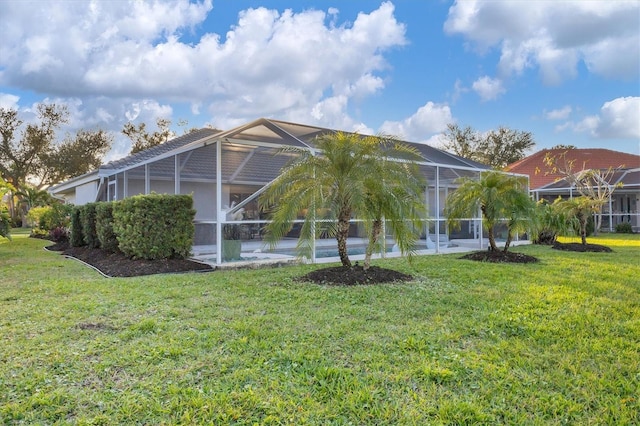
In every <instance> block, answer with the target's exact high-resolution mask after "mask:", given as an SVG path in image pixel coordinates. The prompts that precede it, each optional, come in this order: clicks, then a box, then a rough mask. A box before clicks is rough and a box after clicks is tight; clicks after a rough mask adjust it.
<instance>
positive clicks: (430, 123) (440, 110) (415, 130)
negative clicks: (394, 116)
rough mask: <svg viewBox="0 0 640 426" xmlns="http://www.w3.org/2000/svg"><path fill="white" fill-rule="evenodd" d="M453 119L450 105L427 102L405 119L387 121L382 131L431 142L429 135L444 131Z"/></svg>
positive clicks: (381, 128) (412, 139)
mask: <svg viewBox="0 0 640 426" xmlns="http://www.w3.org/2000/svg"><path fill="white" fill-rule="evenodd" d="M453 121H454V120H453V117H452V115H451V109H450V108H449V106H448V105H444V104H435V103H433V102H427V103H426V104H425V105H424V106H422V107H420V108H419V109H418V111H416V113H415V114H413V115H412V116H411V117H409V118H407V119H405V120H402V121H385V122H384V123H383V124H382V126H381V127H380V131H381V132H382V133H386V134H390V135H394V136H397V137H399V138H401V139H404V140H408V141H413V142H424V143H426V142H429V138H428V136H429V137H430V136H432V135H433V134H434V133H440V132H444V131H445V130H446V129H447V124H448V123H452V122H453Z"/></svg>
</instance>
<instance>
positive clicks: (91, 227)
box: [80, 203, 100, 248]
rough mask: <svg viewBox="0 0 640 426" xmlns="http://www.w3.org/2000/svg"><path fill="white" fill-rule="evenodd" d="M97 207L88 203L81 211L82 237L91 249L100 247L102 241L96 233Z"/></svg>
mask: <svg viewBox="0 0 640 426" xmlns="http://www.w3.org/2000/svg"><path fill="white" fill-rule="evenodd" d="M96 205H97V203H88V204H85V205H84V206H82V207H81V209H80V221H81V222H82V235H83V237H84V242H85V244H86V245H87V246H89V247H90V248H98V247H100V240H98V234H97V233H96Z"/></svg>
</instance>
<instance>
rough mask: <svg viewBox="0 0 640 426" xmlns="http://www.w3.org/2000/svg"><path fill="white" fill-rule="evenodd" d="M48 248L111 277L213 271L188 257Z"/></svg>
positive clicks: (62, 245) (60, 246) (58, 245)
mask: <svg viewBox="0 0 640 426" xmlns="http://www.w3.org/2000/svg"><path fill="white" fill-rule="evenodd" d="M47 249H48V250H52V251H60V252H61V253H62V254H63V255H65V256H70V257H73V258H76V259H79V260H82V261H83V262H85V263H88V264H89V265H91V266H93V267H94V268H96V269H97V270H99V271H100V272H102V273H103V274H104V275H107V276H109V277H137V276H141V275H154V274H170V273H180V272H206V271H213V268H212V267H211V266H210V265H206V264H204V263H200V262H194V261H192V260H188V259H158V260H145V259H130V258H129V257H127V256H125V255H124V254H122V253H111V252H108V251H105V250H102V249H92V248H88V247H71V246H70V245H69V243H56V244H53V245H51V246H48V247H47Z"/></svg>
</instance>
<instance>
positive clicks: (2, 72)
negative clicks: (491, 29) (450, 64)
mask: <svg viewBox="0 0 640 426" xmlns="http://www.w3.org/2000/svg"><path fill="white" fill-rule="evenodd" d="M33 5H34V3H31V2H17V1H11V2H0V15H1V16H2V17H3V37H2V38H1V39H0V85H4V86H12V87H17V88H20V89H23V90H29V91H33V92H39V93H46V94H48V95H50V96H55V97H58V98H59V99H76V100H77V99H80V100H81V102H82V104H83V105H84V108H85V109H90V108H93V110H92V111H90V112H85V114H87V115H90V116H94V117H101V118H102V119H103V120H122V119H123V118H124V112H128V113H129V116H140V117H143V115H139V114H137V113H136V112H135V111H136V104H138V107H140V103H141V102H147V103H148V104H149V105H153V103H155V104H156V107H153V106H151V107H150V108H151V109H156V110H157V109H162V108H161V107H160V106H159V105H160V104H163V103H164V104H166V103H173V102H184V103H187V104H191V111H192V112H193V111H195V112H204V111H207V112H208V113H209V114H210V115H211V116H212V117H213V118H212V122H213V123H214V124H215V125H218V126H220V127H222V128H228V127H230V126H232V125H235V124H238V123H239V122H244V121H246V120H247V119H253V118H255V117H257V116H277V117H279V118H285V119H294V118H295V119H302V120H304V121H305V122H315V123H317V124H320V125H327V126H337V127H340V128H343V129H345V130H350V129H355V128H362V123H358V122H357V121H356V120H353V119H351V118H350V117H349V115H348V112H347V109H348V105H349V102H350V101H351V100H352V99H360V98H364V97H367V96H369V95H372V94H374V93H376V92H378V91H380V90H382V89H383V88H384V86H385V83H384V78H383V76H382V75H381V73H383V72H384V71H385V70H386V68H387V67H388V65H387V63H386V61H385V59H384V56H383V55H384V53H385V52H386V51H388V50H389V49H393V48H396V47H399V46H402V45H404V44H406V43H407V40H406V38H405V26H404V25H403V24H402V23H399V22H398V21H397V20H396V19H395V17H394V6H393V4H392V3H390V2H383V3H382V4H381V5H380V7H379V8H378V9H376V10H373V11H372V12H370V13H364V12H361V13H359V14H358V15H357V17H356V18H355V20H354V21H353V22H350V23H344V24H340V25H338V23H337V15H338V11H337V10H336V9H330V10H329V11H328V13H325V12H323V11H318V10H304V11H303V12H300V13H294V12H292V11H291V10H285V11H284V12H282V13H280V12H278V11H275V10H269V9H266V8H263V7H260V8H255V9H247V10H244V11H242V12H240V14H239V17H238V21H237V23H236V24H235V25H234V26H232V27H231V28H230V29H229V28H225V29H222V28H221V29H219V30H222V31H221V32H223V31H226V33H225V34H222V35H221V34H218V33H214V32H208V33H204V34H202V29H201V26H203V25H204V23H205V20H206V19H207V17H208V16H210V15H215V9H213V4H212V1H211V0H203V1H200V2H195V3H192V2H189V1H187V0H166V1H160V0H154V1H148V2H140V1H134V0H129V1H118V2H105V1H96V0H94V1H87V2H60V1H50V2H37V7H33ZM198 30H199V31H200V33H199V35H196V34H198ZM141 99H146V100H147V101H140V100H141ZM113 100H119V101H118V102H113ZM142 110H144V108H142ZM98 111H101V113H98ZM165 112H166V111H165ZM104 124H107V125H108V124H109V123H104ZM111 124H112V127H114V128H121V124H122V123H121V122H120V123H117V125H116V124H115V123H111Z"/></svg>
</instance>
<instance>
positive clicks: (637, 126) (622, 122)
mask: <svg viewBox="0 0 640 426" xmlns="http://www.w3.org/2000/svg"><path fill="white" fill-rule="evenodd" d="M638 117H640V97H631V96H629V97H626V98H617V99H614V100H612V101H610V102H605V104H604V105H603V106H602V108H601V109H600V122H599V123H598V127H597V129H596V135H597V136H598V137H599V138H605V139H613V138H621V139H640V119H639V118H638Z"/></svg>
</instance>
